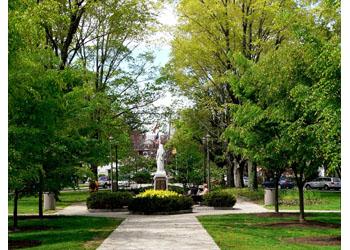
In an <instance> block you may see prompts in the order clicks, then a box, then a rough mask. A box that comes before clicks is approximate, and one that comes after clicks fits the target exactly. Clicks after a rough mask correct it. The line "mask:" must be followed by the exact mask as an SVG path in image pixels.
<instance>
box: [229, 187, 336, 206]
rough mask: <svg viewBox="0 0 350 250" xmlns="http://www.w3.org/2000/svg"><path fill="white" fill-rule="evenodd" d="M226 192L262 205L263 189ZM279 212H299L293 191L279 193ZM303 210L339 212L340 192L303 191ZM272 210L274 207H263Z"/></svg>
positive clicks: (294, 191)
mask: <svg viewBox="0 0 350 250" xmlns="http://www.w3.org/2000/svg"><path fill="white" fill-rule="evenodd" d="M225 190H226V191H227V192H229V193H232V194H233V195H235V196H236V197H238V198H243V199H246V200H249V201H251V202H254V203H256V204H259V205H264V189H263V188H259V189H258V190H257V191H252V190H250V189H249V188H228V189H225ZM279 196H280V197H279V199H280V206H279V208H280V209H281V210H296V211H298V210H299V196H298V191H297V190H295V189H282V190H280V191H279ZM304 199H305V210H340V209H341V192H325V191H320V190H305V191H304ZM264 207H265V208H267V209H270V210H274V206H264Z"/></svg>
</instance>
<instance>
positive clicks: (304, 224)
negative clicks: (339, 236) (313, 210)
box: [259, 220, 341, 229]
mask: <svg viewBox="0 0 350 250" xmlns="http://www.w3.org/2000/svg"><path fill="white" fill-rule="evenodd" d="M259 226H261V227H290V226H293V227H304V228H305V227H306V228H310V227H312V228H320V229H323V228H340V227H341V226H340V224H333V223H325V222H320V221H310V220H308V221H304V222H299V221H298V220H291V221H282V222H274V223H264V224H260V225H259Z"/></svg>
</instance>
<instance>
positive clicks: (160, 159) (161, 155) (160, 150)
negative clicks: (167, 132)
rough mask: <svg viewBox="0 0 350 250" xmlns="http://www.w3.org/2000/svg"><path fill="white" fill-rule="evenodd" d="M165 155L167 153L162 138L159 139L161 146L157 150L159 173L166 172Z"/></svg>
mask: <svg viewBox="0 0 350 250" xmlns="http://www.w3.org/2000/svg"><path fill="white" fill-rule="evenodd" d="M164 155H165V151H164V147H163V144H162V143H161V141H160V139H159V147H158V150H157V157H156V159H157V173H165V170H164Z"/></svg>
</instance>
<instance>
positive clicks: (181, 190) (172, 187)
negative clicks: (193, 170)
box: [168, 185, 185, 194]
mask: <svg viewBox="0 0 350 250" xmlns="http://www.w3.org/2000/svg"><path fill="white" fill-rule="evenodd" d="M168 189H169V190H170V191H174V192H176V193H178V194H184V193H185V189H184V188H183V187H178V186H175V185H169V186H168Z"/></svg>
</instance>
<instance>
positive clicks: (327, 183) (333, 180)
mask: <svg viewBox="0 0 350 250" xmlns="http://www.w3.org/2000/svg"><path fill="white" fill-rule="evenodd" d="M304 188H306V189H312V188H317V189H324V190H329V189H335V190H339V189H340V188H341V182H340V178H338V177H319V178H317V179H315V180H313V181H309V182H306V183H305V185H304Z"/></svg>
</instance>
